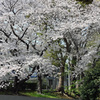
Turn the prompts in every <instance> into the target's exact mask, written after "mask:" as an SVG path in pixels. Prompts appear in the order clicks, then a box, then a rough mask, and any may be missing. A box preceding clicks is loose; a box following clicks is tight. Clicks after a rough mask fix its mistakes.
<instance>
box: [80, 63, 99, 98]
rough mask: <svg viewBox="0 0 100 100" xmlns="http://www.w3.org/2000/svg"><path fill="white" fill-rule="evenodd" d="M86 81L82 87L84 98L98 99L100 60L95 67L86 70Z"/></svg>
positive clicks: (82, 96)
mask: <svg viewBox="0 0 100 100" xmlns="http://www.w3.org/2000/svg"><path fill="white" fill-rule="evenodd" d="M85 74H86V77H84V82H83V85H82V87H81V99H82V100H97V98H98V97H99V96H100V61H98V62H96V66H95V67H94V68H90V69H89V70H88V71H86V72H85Z"/></svg>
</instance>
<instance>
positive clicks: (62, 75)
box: [57, 67, 64, 95]
mask: <svg viewBox="0 0 100 100" xmlns="http://www.w3.org/2000/svg"><path fill="white" fill-rule="evenodd" d="M60 71H61V75H60V76H59V84H58V87H57V91H59V92H61V94H62V95H63V93H64V67H61V68H60Z"/></svg>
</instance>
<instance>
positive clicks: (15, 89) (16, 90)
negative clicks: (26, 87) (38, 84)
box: [14, 76, 18, 94]
mask: <svg viewBox="0 0 100 100" xmlns="http://www.w3.org/2000/svg"><path fill="white" fill-rule="evenodd" d="M14 93H15V94H17V93H18V77H17V76H15V79H14Z"/></svg>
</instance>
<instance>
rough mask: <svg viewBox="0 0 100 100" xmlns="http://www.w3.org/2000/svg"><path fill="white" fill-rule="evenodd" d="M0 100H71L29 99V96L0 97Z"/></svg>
mask: <svg viewBox="0 0 100 100" xmlns="http://www.w3.org/2000/svg"><path fill="white" fill-rule="evenodd" d="M0 100H69V99H52V98H37V97H27V96H12V95H0Z"/></svg>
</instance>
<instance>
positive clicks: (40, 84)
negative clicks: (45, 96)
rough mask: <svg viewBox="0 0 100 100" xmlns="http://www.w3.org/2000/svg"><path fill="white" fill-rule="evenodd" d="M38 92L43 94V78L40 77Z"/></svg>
mask: <svg viewBox="0 0 100 100" xmlns="http://www.w3.org/2000/svg"><path fill="white" fill-rule="evenodd" d="M38 92H39V93H42V78H41V76H38Z"/></svg>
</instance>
